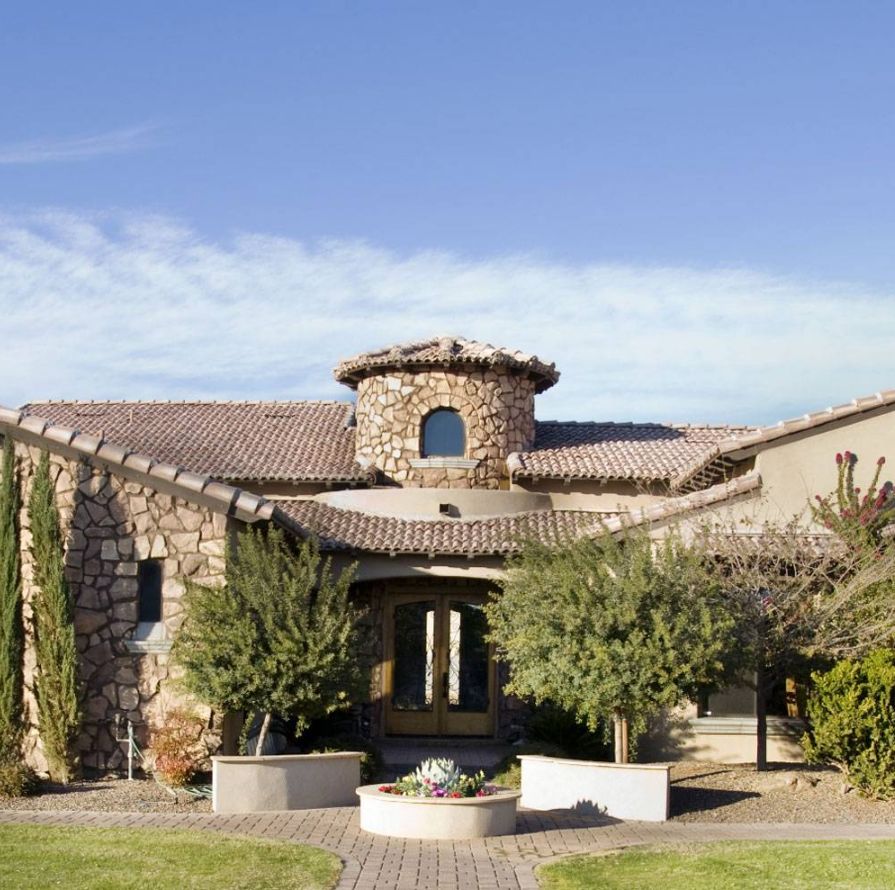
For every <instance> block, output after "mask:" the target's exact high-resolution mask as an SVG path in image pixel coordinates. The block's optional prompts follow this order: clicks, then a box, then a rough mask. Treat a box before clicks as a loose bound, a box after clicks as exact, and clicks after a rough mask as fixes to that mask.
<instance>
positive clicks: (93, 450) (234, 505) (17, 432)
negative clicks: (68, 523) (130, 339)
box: [0, 405, 296, 530]
mask: <svg viewBox="0 0 895 890" xmlns="http://www.w3.org/2000/svg"><path fill="white" fill-rule="evenodd" d="M4 432H6V433H9V434H10V435H12V436H13V437H14V438H21V439H23V440H24V441H26V442H27V441H29V440H34V441H35V442H36V443H39V444H40V445H41V446H42V447H49V448H52V447H53V446H56V447H59V446H60V445H61V446H64V447H65V448H69V449H71V450H72V451H74V452H75V453H76V454H81V455H84V457H88V458H97V459H98V460H100V461H101V462H102V464H103V465H105V466H111V467H113V468H114V467H116V466H117V467H119V468H121V469H122V470H123V471H125V472H126V471H127V470H131V471H134V472H137V473H140V474H144V475H146V476H148V477H150V481H152V480H154V479H158V480H161V481H163V482H167V483H170V484H171V485H173V486H176V487H177V488H179V489H182V492H183V496H184V498H185V499H187V500H190V499H191V496H192V495H202V496H203V497H204V498H206V499H207V500H209V501H211V502H213V503H214V509H215V510H217V511H218V512H221V513H224V514H226V515H228V516H230V515H235V516H238V517H239V518H240V519H243V520H245V521H247V522H255V521H257V520H259V519H263V520H268V519H273V518H274V517H275V513H276V511H275V507H274V504H273V502H271V501H269V500H267V499H266V498H262V497H258V496H257V495H254V494H251V493H250V492H247V491H242V490H241V489H239V488H234V487H233V486H230V485H224V484H223V483H221V482H218V481H216V480H215V479H212V478H211V477H210V476H207V475H203V474H198V473H193V472H190V471H189V470H184V469H183V468H182V467H180V466H176V465H173V464H169V463H166V462H164V461H160V460H157V459H156V458H154V457H150V456H149V455H146V454H139V453H138V452H136V451H133V450H130V448H127V447H123V446H120V445H117V444H114V443H112V442H106V441H105V439H104V438H103V437H102V436H100V437H97V436H91V435H87V434H85V433H80V432H78V431H77V430H74V429H70V428H68V427H63V426H59V425H57V424H54V423H52V422H51V421H49V420H47V419H46V418H45V417H38V416H37V415H36V414H26V413H24V412H23V411H15V410H12V409H10V408H4V407H3V406H2V405H0V433H4ZM45 442H46V443H49V444H48V445H46V446H45V445H44V443H45ZM284 524H286V525H289V527H290V528H292V529H293V530H296V529H295V527H294V523H292V524H290V523H288V522H286V523H284Z"/></svg>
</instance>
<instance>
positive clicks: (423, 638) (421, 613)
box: [392, 601, 435, 711]
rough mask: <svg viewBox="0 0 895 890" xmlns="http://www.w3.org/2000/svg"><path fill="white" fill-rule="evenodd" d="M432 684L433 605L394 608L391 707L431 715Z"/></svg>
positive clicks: (433, 645) (405, 605)
mask: <svg viewBox="0 0 895 890" xmlns="http://www.w3.org/2000/svg"><path fill="white" fill-rule="evenodd" d="M434 680H435V603H434V602H431V601H429V602H422V603H404V604H402V605H398V606H395V667H394V693H393V696H392V707H393V708H394V709H395V710H396V711H431V710H432V705H433V702H434V692H435V688H434Z"/></svg>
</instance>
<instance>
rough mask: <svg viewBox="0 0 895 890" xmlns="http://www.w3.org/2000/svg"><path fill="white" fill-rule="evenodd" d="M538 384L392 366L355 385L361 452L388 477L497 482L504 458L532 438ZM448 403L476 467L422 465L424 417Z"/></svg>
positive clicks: (439, 484) (503, 476)
mask: <svg viewBox="0 0 895 890" xmlns="http://www.w3.org/2000/svg"><path fill="white" fill-rule="evenodd" d="M534 395H535V386H534V382H533V381H532V380H529V379H528V378H526V377H521V376H517V375H514V374H508V373H506V372H503V373H498V372H496V371H491V370H481V369H479V370H468V371H464V370H459V369H452V370H444V371H441V370H434V369H433V370H426V371H423V372H419V373H414V372H409V371H407V372H401V371H391V372H385V373H383V374H379V375H376V376H374V377H368V378H366V379H364V380H362V381H360V383H359V385H358V388H357V408H356V414H357V438H356V447H357V453H358V455H360V456H362V457H365V458H367V459H369V460H370V461H372V463H373V465H374V466H376V467H377V468H378V469H379V470H380V471H382V473H383V474H384V475H385V476H387V477H388V478H389V479H390V480H392V481H393V482H397V483H400V484H402V485H408V486H425V487H430V488H479V487H480V488H500V487H501V485H505V484H506V480H507V468H506V457H507V455H508V454H509V453H510V452H512V451H520V450H523V449H526V448H528V447H530V446H531V443H532V441H533V440H534V431H535V426H534ZM438 408H452V409H454V410H455V411H457V412H458V413H459V414H460V416H461V417H462V418H463V422H464V424H465V426H466V454H465V457H466V458H468V459H470V460H476V461H478V465H477V466H476V467H475V468H473V469H466V468H419V467H414V466H412V465H411V461H412V460H416V459H419V458H420V432H421V426H422V422H423V420H424V418H425V417H426V416H427V415H428V414H430V413H431V412H432V411H434V410H436V409H438Z"/></svg>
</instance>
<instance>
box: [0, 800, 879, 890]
mask: <svg viewBox="0 0 895 890" xmlns="http://www.w3.org/2000/svg"><path fill="white" fill-rule="evenodd" d="M357 813H358V811H357V808H355V807H345V808H339V809H329V810H299V811H295V812H289V813H253V814H249V815H238V816H218V815H212V814H206V813H183V814H164V815H162V814H151V813H85V812H66V813H61V812H57V813H42V812H27V811H22V810H19V811H0V822H28V823H36V824H41V825H83V826H91V827H95V828H195V829H204V830H207V831H220V832H225V833H227V834H243V835H252V836H255V837H265V838H278V839H281V840H286V841H300V842H303V843H309V844H314V845H316V846H318V847H323V848H324V849H326V850H330V851H331V852H333V853H335V854H336V855H338V856H339V857H340V858H341V859H342V861H343V862H344V863H345V870H344V872H343V873H342V878H341V880H340V882H339V888H345V890H374V888H375V890H403V888H408V890H410V888H422V890H430V888H431V890H434V888H439V890H442V888H445V890H449V888H458V890H459V888H462V890H472V888H482V890H504V888H512V890H533V888H536V887H537V881H536V880H535V877H534V869H535V867H536V866H538V865H540V864H541V863H542V862H546V861H548V860H550V859H554V858H556V857H558V856H564V855H567V854H569V853H593V852H600V851H605V850H610V849H613V848H618V847H626V846H630V845H634V844H662V843H696V842H704V841H728V840H775V841H780V840H844V839H849V840H851V839H854V840H879V839H895V825H842V824H837V825H831V824H806V825H789V824H766V823H761V824H736V823H725V822H715V823H712V822H706V823H694V822H688V823H683V822H665V823H661V824H656V823H646V822H617V821H611V820H606V819H600V818H599V817H592V816H583V815H579V814H577V813H573V812H568V811H552V812H549V813H542V812H535V811H532V810H520V812H519V817H518V821H517V833H516V834H515V835H511V836H508V837H496V838H487V839H484V840H473V841H453V842H447V841H445V842H441V841H411V840H400V839H398V838H385V837H378V836H376V835H372V834H367V833H366V832H362V831H361V830H360V829H359V828H358V824H357Z"/></svg>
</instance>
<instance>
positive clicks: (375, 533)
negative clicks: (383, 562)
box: [277, 500, 613, 556]
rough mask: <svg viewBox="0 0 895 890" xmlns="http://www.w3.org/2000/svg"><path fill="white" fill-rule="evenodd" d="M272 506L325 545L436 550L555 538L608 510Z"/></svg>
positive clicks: (466, 550) (590, 528)
mask: <svg viewBox="0 0 895 890" xmlns="http://www.w3.org/2000/svg"><path fill="white" fill-rule="evenodd" d="M277 509H278V510H280V511H282V512H283V513H284V514H286V516H288V517H289V518H290V519H292V520H293V521H294V522H295V523H296V524H297V525H299V526H301V527H302V528H304V529H306V530H307V531H308V532H311V533H313V534H315V535H317V537H318V538H319V539H320V542H321V547H322V548H323V549H325V550H361V551H367V552H372V553H391V554H398V553H420V554H431V555H432V556H435V555H486V554H507V553H513V552H515V551H517V550H518V549H519V544H520V542H521V541H523V540H524V539H526V538H536V539H537V540H539V541H542V542H544V543H559V542H561V541H565V540H569V539H570V538H572V537H574V536H577V535H581V534H586V533H588V532H590V533H596V532H598V531H599V530H600V526H601V520H602V521H605V520H606V519H609V518H611V515H613V514H605V513H604V514H599V513H585V512H580V511H573V510H535V511H530V512H526V513H515V514H512V515H509V516H496V517H483V518H481V519H447V520H440V519H432V520H428V519H401V518H399V517H395V516H379V515H374V514H371V513H362V512H360V511H357V510H346V509H343V508H340V507H333V506H331V505H329V504H324V503H321V502H319V501H313V500H281V501H277Z"/></svg>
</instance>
